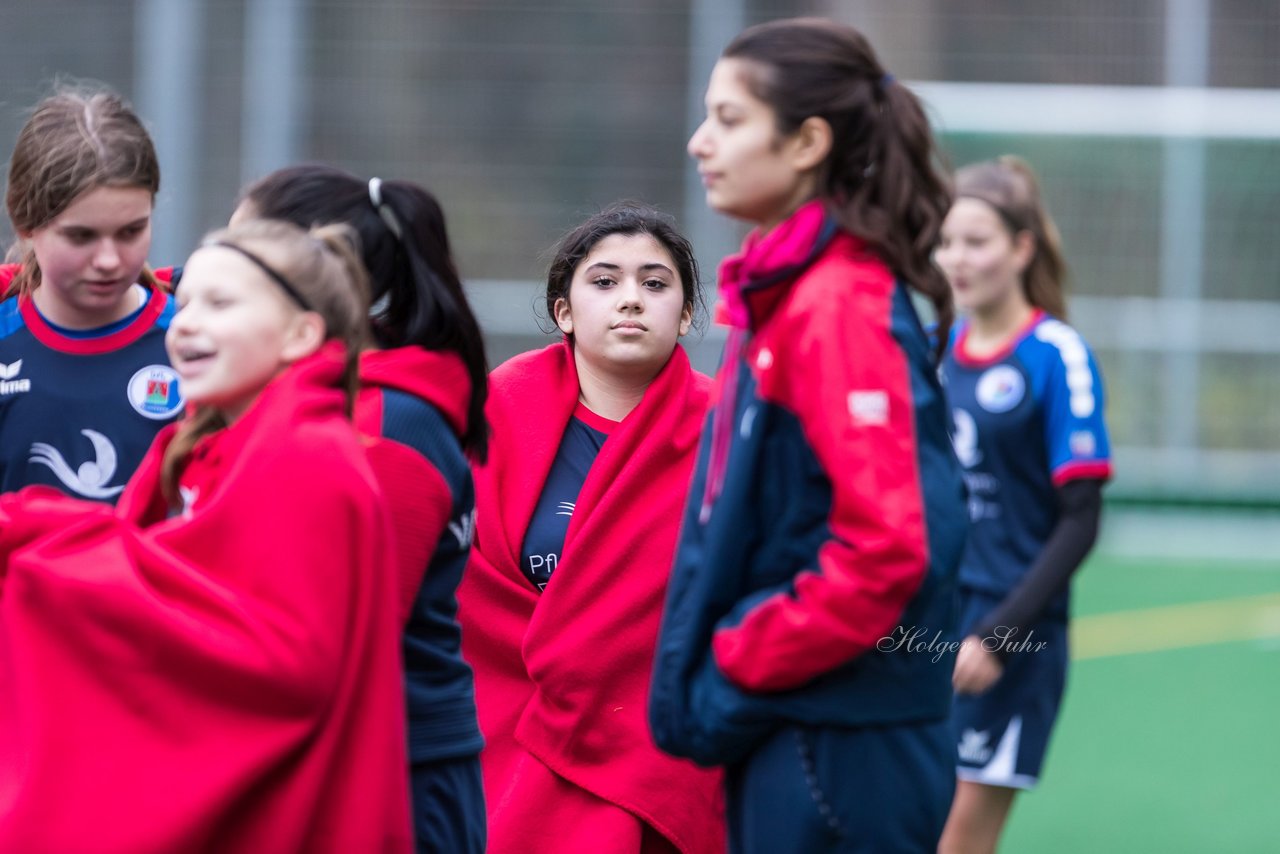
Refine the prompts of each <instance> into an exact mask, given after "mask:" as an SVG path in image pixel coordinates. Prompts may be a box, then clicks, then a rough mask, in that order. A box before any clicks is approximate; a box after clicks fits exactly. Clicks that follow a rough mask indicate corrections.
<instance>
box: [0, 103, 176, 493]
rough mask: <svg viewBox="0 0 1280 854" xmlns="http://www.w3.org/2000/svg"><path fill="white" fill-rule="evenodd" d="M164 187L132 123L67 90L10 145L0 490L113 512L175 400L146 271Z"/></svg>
mask: <svg viewBox="0 0 1280 854" xmlns="http://www.w3.org/2000/svg"><path fill="white" fill-rule="evenodd" d="M159 188H160V167H159V164H158V163H157V161H156V153H155V148H154V147H153V146H152V143H151V139H150V137H149V136H148V135H147V132H146V130H145V129H144V128H143V126H142V123H141V121H139V119H138V117H137V116H136V115H135V114H134V112H133V111H132V110H131V109H130V108H129V106H128V105H127V104H126V103H125V102H124V101H122V100H121V99H120V97H119V96H117V95H115V94H113V93H111V92H108V91H93V90H87V89H86V90H78V89H65V90H62V91H59V92H57V93H56V94H54V95H52V96H50V97H49V98H46V99H45V100H43V101H41V102H40V103H39V104H38V105H37V106H36V108H35V110H34V111H33V112H32V114H31V117H30V119H28V120H27V123H26V124H25V125H24V126H23V128H22V130H21V132H20V133H19V134H18V140H17V143H16V144H15V146H14V150H13V156H12V158H11V159H10V161H9V183H8V190H7V193H6V197H5V202H6V204H7V207H8V212H9V219H10V221H11V222H12V223H13V229H14V232H15V233H16V234H17V236H18V238H19V243H18V245H17V246H15V247H14V249H13V252H12V253H11V255H12V256H13V257H15V258H16V259H17V260H19V262H20V263H18V264H17V265H10V266H8V267H6V268H3V269H0V286H3V287H4V294H5V296H4V301H3V302H0V490H5V491H10V490H15V489H18V488H20V487H22V486H25V485H27V484H34V483H43V484H48V485H50V486H55V487H57V488H59V489H62V490H63V491H65V492H68V493H70V494H72V495H76V496H79V497H81V498H91V499H96V500H100V501H114V500H115V499H116V497H117V496H118V495H119V494H120V492H121V490H123V489H124V484H125V481H126V480H128V478H129V475H130V474H132V473H133V470H134V469H135V468H136V467H137V466H138V463H139V462H141V460H142V457H143V455H144V454H145V453H146V450H147V448H148V446H149V445H150V444H151V440H152V438H154V436H155V434H156V432H157V431H158V430H159V429H160V428H161V427H163V426H164V425H165V424H166V423H167V422H169V421H171V420H173V419H174V418H176V417H177V416H178V414H179V413H180V412H181V409H182V403H183V401H182V395H181V393H180V390H179V383H178V377H177V374H175V373H174V372H173V370H172V369H171V368H170V367H169V360H168V357H167V356H166V354H165V352H164V333H165V329H166V328H167V327H168V324H169V320H170V318H171V317H172V316H173V306H172V303H171V301H170V299H169V297H168V295H167V294H166V293H165V290H164V288H162V287H161V286H160V284H159V283H158V282H157V280H156V278H155V276H154V275H153V274H152V273H151V271H150V270H148V269H147V267H146V258H147V251H148V250H149V248H150V246H151V211H152V206H153V203H154V200H155V194H156V192H157V191H158V190H159Z"/></svg>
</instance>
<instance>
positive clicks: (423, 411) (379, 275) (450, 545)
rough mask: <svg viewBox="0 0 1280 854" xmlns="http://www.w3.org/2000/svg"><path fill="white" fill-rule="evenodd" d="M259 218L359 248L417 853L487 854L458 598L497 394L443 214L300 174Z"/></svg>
mask: <svg viewBox="0 0 1280 854" xmlns="http://www.w3.org/2000/svg"><path fill="white" fill-rule="evenodd" d="M249 216H259V217H268V218H272V219H283V220H288V221H291V222H293V223H295V224H297V225H300V226H304V227H306V226H309V225H312V224H321V223H344V224H346V225H348V226H350V227H351V228H353V229H355V231H356V233H357V234H358V236H359V238H360V247H361V254H362V258H363V261H364V265H365V267H366V269H367V270H368V271H369V274H370V280H371V282H372V284H373V296H374V300H375V306H374V312H373V318H372V321H373V337H374V341H375V344H376V346H375V347H373V348H371V349H368V350H366V351H365V352H364V353H363V354H362V355H361V358H360V386H361V390H360V395H359V397H358V398H357V400H356V410H355V418H356V424H357V426H358V427H359V428H360V429H361V431H362V432H365V433H367V434H370V435H374V436H381V437H384V438H386V439H390V440H391V441H392V442H393V443H395V447H396V448H397V449H398V450H400V451H403V454H401V455H400V458H399V459H394V460H386V461H383V464H377V461H375V467H376V469H377V471H378V473H379V477H380V480H382V481H383V486H384V490H385V491H386V492H387V494H388V498H389V500H390V502H391V504H392V514H393V518H394V520H395V523H396V535H397V548H398V550H399V553H400V555H399V556H400V559H401V562H402V564H403V565H402V568H401V573H400V575H401V584H402V586H404V588H405V589H404V590H403V591H402V593H403V594H404V598H405V601H406V602H407V603H408V606H409V609H410V610H409V612H408V620H407V623H406V625H405V630H404V635H403V650H402V651H403V657H404V666H405V690H406V693H407V701H408V736H409V765H410V770H411V781H412V791H413V813H414V827H415V832H416V836H417V844H418V849H419V850H420V851H449V852H457V854H472V852H474V854H479V852H482V851H484V850H485V838H486V824H485V806H484V790H483V787H482V785H481V780H480V761H479V758H478V757H479V753H480V748H481V747H482V746H483V740H482V739H481V736H480V728H479V725H478V723H477V722H476V705H475V688H474V685H473V678H472V673H471V668H470V666H468V664H467V663H466V662H465V661H463V659H462V653H461V643H462V641H461V632H460V630H459V626H458V621H457V610H458V604H457V599H456V596H455V591H456V589H457V587H458V583H459V582H460V581H461V579H462V571H463V567H464V566H465V565H466V562H467V557H468V555H469V553H470V550H471V538H472V531H473V528H474V515H475V492H474V489H473V486H472V479H471V471H470V468H469V466H468V460H467V456H468V455H470V456H471V457H472V458H474V459H477V460H483V459H484V458H485V453H486V450H487V442H488V438H487V426H486V421H485V417H484V402H485V397H486V393H487V388H488V386H487V382H486V379H485V373H486V368H485V355H484V342H483V340H482V339H481V336H480V328H479V325H478V324H477V323H476V319H475V316H474V315H473V314H472V312H471V308H470V306H469V305H468V303H467V299H466V296H465V294H464V293H463V291H462V284H461V281H460V280H459V278H458V272H457V269H456V267H455V265H454V262H453V257H452V254H451V252H450V249H449V238H448V233H447V231H446V229H445V221H444V212H443V211H442V210H441V208H440V204H439V203H438V202H437V201H436V199H435V198H434V197H433V196H432V195H431V194H430V193H429V192H427V191H426V190H425V189H423V188H422V187H419V186H418V185H416V184H413V183H410V182H408V181H381V180H380V179H377V178H374V179H373V180H371V181H368V182H365V181H361V180H360V179H358V178H356V177H354V176H353V175H350V174H348V173H346V172H343V171H342V170H339V169H335V168H332V167H328V166H321V165H304V166H295V167H290V168H287V169H281V170H279V171H277V172H273V173H272V174H270V175H268V176H266V177H265V178H262V179H261V180H259V181H257V182H256V183H254V184H253V185H251V186H250V187H249V188H248V189H247V190H246V191H245V193H244V196H243V200H242V202H241V204H240V206H239V208H237V211H236V214H235V216H233V217H232V220H233V221H238V220H239V219H241V218H246V217H249ZM424 572H425V575H424Z"/></svg>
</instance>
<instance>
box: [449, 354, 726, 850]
mask: <svg viewBox="0 0 1280 854" xmlns="http://www.w3.org/2000/svg"><path fill="white" fill-rule="evenodd" d="M709 384H710V381H709V380H708V379H707V378H706V377H704V376H702V375H701V374H698V373H696V372H694V371H693V370H692V368H691V367H690V366H689V360H688V357H687V356H686V355H685V352H684V350H683V349H682V348H680V347H677V348H676V350H675V353H674V354H673V355H672V357H671V360H670V361H669V362H668V363H667V365H666V366H665V367H664V368H663V370H662V371H661V372H660V373H659V374H658V376H657V378H656V379H654V381H653V383H652V384H651V385H650V386H649V389H648V391H647V392H646V393H645V396H644V399H643V400H642V401H641V403H640V405H639V406H638V407H636V409H635V410H634V411H632V412H631V414H630V415H628V416H627V418H626V419H625V420H623V421H622V423H621V424H620V425H619V426H618V428H617V429H616V430H614V431H613V433H612V434H611V435H610V436H609V438H608V440H607V441H606V442H605V443H604V447H603V448H602V449H601V451H600V454H599V456H597V457H596V460H595V462H594V464H593V465H592V467H591V471H590V473H589V474H588V476H587V480H586V482H585V483H584V484H583V487H582V492H581V493H580V494H579V496H578V500H577V502H576V506H575V510H574V513H573V517H572V519H571V520H570V523H569V531H568V534H567V536H566V539H565V545H564V551H563V553H562V555H561V558H560V561H559V562H558V563H557V566H556V571H555V574H554V575H553V576H552V577H551V581H550V583H549V584H548V585H547V588H546V591H545V592H544V593H542V594H541V595H539V593H538V591H537V590H536V588H534V586H533V585H532V584H531V583H530V582H529V580H528V579H527V578H526V577H525V576H524V574H523V573H522V572H521V570H520V552H521V545H522V543H523V540H524V536H525V532H526V531H527V530H528V527H529V521H530V519H531V517H532V516H533V511H534V508H535V506H536V504H537V501H538V498H539V495H540V494H541V492H542V488H543V485H544V484H545V482H546V479H547V474H548V472H549V471H550V469H551V464H552V462H553V461H554V459H555V456H556V451H557V450H558V448H559V446H560V441H561V438H562V437H563V435H564V431H565V428H566V426H567V425H568V423H569V419H570V417H571V416H572V414H573V411H574V408H575V406H576V405H577V402H578V378H577V373H576V370H575V368H574V360H573V353H572V350H571V349H570V348H569V346H568V345H567V344H564V343H561V344H556V345H552V346H550V347H547V348H546V349H544V350H540V351H536V352H532V353H526V354H524V355H522V356H517V357H516V358H514V359H512V360H511V361H509V362H507V363H506V364H504V365H502V366H501V367H500V368H498V369H497V370H496V371H494V372H493V374H492V376H491V377H490V392H489V407H488V416H489V419H490V423H491V425H492V428H493V443H492V446H491V450H490V459H489V463H488V465H486V466H484V467H481V468H479V469H478V470H477V472H476V506H477V530H476V545H475V548H473V550H472V560H471V563H470V565H469V566H468V567H467V572H466V575H465V576H464V580H463V583H462V587H461V589H460V591H459V599H460V602H461V607H462V610H461V618H462V622H463V654H464V656H465V657H466V658H467V659H468V660H469V661H470V662H471V664H472V665H473V666H474V667H475V670H476V699H477V705H478V709H479V713H480V726H481V729H482V730H483V731H484V735H485V738H486V741H487V747H486V749H485V752H484V753H483V754H482V755H481V760H482V763H483V765H484V772H485V791H486V797H487V798H488V801H489V809H490V838H491V840H493V841H494V842H495V843H496V844H497V845H499V846H501V845H503V844H504V843H503V840H518V839H525V840H535V839H543V840H548V841H550V840H554V839H556V837H557V829H556V828H554V827H546V826H545V825H542V824H538V825H537V826H526V827H507V826H505V824H504V822H508V821H514V822H517V823H521V824H529V823H530V816H536V815H537V813H538V811H537V810H536V809H530V808H529V805H528V804H517V803H511V801H513V800H518V799H519V798H520V797H521V789H520V779H519V767H520V765H521V761H522V759H523V758H524V757H525V756H526V755H527V754H532V756H534V757H536V758H537V759H538V760H540V761H541V762H542V763H544V764H545V765H546V766H547V767H549V768H550V769H551V770H552V771H554V772H555V773H556V774H559V775H560V776H561V777H563V778H565V779H567V780H568V781H570V782H572V783H573V784H575V785H577V786H580V787H581V788H583V789H585V790H587V791H588V792H590V793H592V795H594V796H595V797H596V798H599V799H603V800H604V801H607V802H609V803H610V804H613V805H615V806H616V807H620V808H622V809H624V810H627V811H628V812H630V813H632V814H634V815H636V816H638V817H639V818H640V819H641V820H643V821H644V822H646V823H648V824H649V825H651V826H652V827H653V828H655V829H656V830H658V831H659V832H660V833H661V834H662V835H663V836H665V837H666V838H667V839H669V840H670V841H671V842H672V843H673V844H674V845H675V846H676V847H677V848H679V850H681V851H684V852H698V854H702V852H707V854H710V852H713V851H714V852H722V851H723V850H724V845H725V842H724V821H723V811H722V806H721V794H720V777H719V775H718V774H717V773H716V772H714V771H708V770H705V769H701V768H697V767H696V766H694V765H693V764H691V763H688V762H686V761H683V760H677V759H674V758H672V757H669V756H667V755H665V754H663V753H661V752H659V751H658V749H657V747H655V746H654V744H653V739H652V737H651V736H650V734H649V726H648V720H647V717H646V708H647V704H648V691H649V677H650V674H651V671H652V666H653V654H654V647H655V644H656V642H657V636H658V623H659V620H660V618H661V614H662V606H663V602H664V599H665V595H666V586H667V576H668V573H669V572H670V569H671V559H672V555H673V552H674V550H675V543H676V536H677V533H678V531H679V527H680V516H681V512H682V511H683V508H684V503H685V499H686V495H687V493H688V487H689V479H690V476H691V473H692V467H693V461H694V454H695V452H696V449H697V445H698V438H699V435H700V433H701V429H702V422H703V418H704V417H705V414H706V408H707V394H708V388H709ZM526 751H527V754H526ZM532 788H537V789H540V790H544V791H545V786H537V785H535V786H533V787H532ZM548 812H551V811H550V810H549V811H548ZM509 816H514V817H515V818H508V817H509ZM609 826H611V825H610V822H609V820H608V819H605V820H602V823H601V833H602V834H604V833H607V832H608V831H607V830H606V829H605V828H606V827H609ZM577 830H578V831H579V832H578V833H577V834H575V838H578V839H581V838H584V837H583V835H582V833H581V832H580V831H581V828H577ZM598 841H599V842H600V843H601V845H600V847H599V849H598V850H607V845H605V843H606V842H607V840H605V839H603V838H602V839H600V840H598ZM492 850H494V851H495V854H502V851H501V849H500V848H493V849H492ZM525 850H534V848H525Z"/></svg>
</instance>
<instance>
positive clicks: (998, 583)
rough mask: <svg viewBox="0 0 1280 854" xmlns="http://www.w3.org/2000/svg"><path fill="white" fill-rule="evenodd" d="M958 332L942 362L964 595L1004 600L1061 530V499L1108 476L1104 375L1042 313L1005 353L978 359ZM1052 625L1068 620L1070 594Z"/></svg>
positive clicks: (1062, 597)
mask: <svg viewBox="0 0 1280 854" xmlns="http://www.w3.org/2000/svg"><path fill="white" fill-rule="evenodd" d="M967 332H968V329H967V326H966V325H965V324H963V323H961V324H958V325H957V327H956V328H955V330H954V331H953V334H952V343H951V347H950V348H949V350H948V353H947V356H946V359H945V360H944V361H943V367H942V370H943V374H944V377H945V380H946V389H947V397H948V399H949V401H950V404H951V408H952V417H953V418H954V421H955V435H954V436H953V443H954V445H955V449H956V456H957V457H959V459H960V463H961V465H962V466H964V478H965V483H966V485H967V486H968V491H969V517H970V521H971V522H972V527H971V528H970V532H969V541H968V545H967V547H966V549H965V556H964V559H963V561H962V563H961V566H960V583H961V585H963V586H964V587H968V588H972V589H975V590H981V591H984V592H987V593H991V594H995V595H997V596H1003V595H1004V594H1006V593H1008V592H1009V591H1010V590H1012V589H1013V587H1014V586H1015V585H1016V584H1017V583H1018V582H1019V581H1020V580H1021V579H1022V576H1023V574H1024V573H1025V572H1026V570H1027V568H1028V567H1030V566H1031V564H1032V562H1034V561H1035V559H1036V557H1037V556H1038V555H1039V554H1040V551H1041V549H1042V548H1043V547H1044V544H1045V541H1046V540H1047V539H1048V538H1049V535H1050V533H1051V532H1052V531H1053V529H1054V526H1055V525H1056V524H1057V522H1058V498H1057V495H1056V494H1055V489H1056V488H1057V487H1060V486H1062V485H1063V484H1064V483H1067V482H1069V481H1072V480H1076V479H1080V478H1097V479H1102V480H1105V479H1107V478H1109V477H1110V476H1111V443H1110V441H1109V440H1108V438H1107V427H1106V424H1105V423H1104V421H1103V405H1104V397H1103V388H1102V375H1101V374H1100V373H1099V371H1098V365H1097V363H1096V362H1095V361H1094V357H1093V353H1092V352H1090V350H1089V347H1088V346H1087V345H1086V344H1085V343H1084V339H1082V338H1081V337H1080V335H1079V333H1077V332H1076V331H1075V330H1074V329H1072V328H1071V327H1070V326H1068V325H1067V324H1065V323H1063V322H1062V321H1060V320H1056V319H1054V318H1053V317H1050V316H1049V315H1047V314H1045V313H1044V312H1041V311H1037V312H1036V313H1035V315H1034V316H1033V317H1032V319H1031V321H1030V322H1029V323H1028V324H1027V326H1026V327H1025V328H1024V329H1023V330H1021V331H1020V332H1019V333H1018V334H1017V335H1016V336H1014V338H1013V340H1012V342H1011V343H1010V344H1009V346H1008V347H1006V348H1005V349H1004V350H1002V351H1001V352H998V353H995V354H993V355H991V356H988V357H985V358H981V359H976V358H972V357H970V356H969V355H968V354H967V352H966V348H965V340H966V337H967ZM1046 613H1047V615H1049V616H1056V617H1066V615H1067V592H1066V591H1065V590H1064V591H1063V592H1062V593H1060V594H1058V596H1057V597H1056V598H1055V599H1054V600H1053V601H1052V602H1051V604H1050V606H1049V608H1048V610H1047V612H1046Z"/></svg>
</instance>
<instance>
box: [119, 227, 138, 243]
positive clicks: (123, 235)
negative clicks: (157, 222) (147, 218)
mask: <svg viewBox="0 0 1280 854" xmlns="http://www.w3.org/2000/svg"><path fill="white" fill-rule="evenodd" d="M143 230H144V227H143V226H141V225H131V226H129V227H128V228H126V229H124V230H123V231H121V232H120V239H121V240H136V239H137V238H138V237H140V236H142V232H143Z"/></svg>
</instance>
